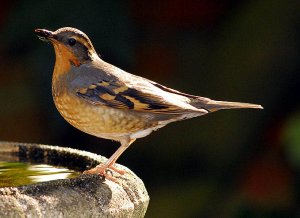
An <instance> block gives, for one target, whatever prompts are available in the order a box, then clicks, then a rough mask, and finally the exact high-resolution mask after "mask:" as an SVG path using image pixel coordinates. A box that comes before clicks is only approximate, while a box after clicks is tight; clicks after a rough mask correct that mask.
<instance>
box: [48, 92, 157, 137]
mask: <svg viewBox="0 0 300 218" xmlns="http://www.w3.org/2000/svg"><path fill="white" fill-rule="evenodd" d="M54 102H55V105H56V107H57V109H58V111H59V112H60V114H61V115H62V116H63V117H64V118H65V119H66V120H67V121H68V122H69V123H70V124H71V125H73V126H74V127H76V128H78V129H80V130H81V131H83V132H86V133H88V134H91V135H94V136H98V137H101V138H107V139H116V140H117V139H118V138H121V137H123V136H126V135H130V134H132V133H135V132H138V131H140V130H144V129H148V128H152V127H154V126H155V125H156V122H151V124H149V122H145V119H147V117H146V115H145V114H143V113H133V112H132V111H128V110H127V111H125V110H120V109H114V108H109V107H106V106H102V105H93V104H91V103H88V102H86V101H85V100H83V99H80V98H78V97H77V96H75V95H74V96H73V95H70V94H63V95H60V96H59V98H57V97H54ZM148 119H149V118H148Z"/></svg>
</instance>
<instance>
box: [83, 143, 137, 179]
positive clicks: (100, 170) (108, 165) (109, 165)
mask: <svg viewBox="0 0 300 218" xmlns="http://www.w3.org/2000/svg"><path fill="white" fill-rule="evenodd" d="M134 141H135V139H126V140H122V141H121V146H120V147H119V148H118V150H117V151H116V152H115V153H114V154H113V155H112V156H111V157H110V158H109V159H108V160H107V161H106V162H105V163H104V164H99V165H98V166H96V167H95V168H93V169H90V170H86V171H84V172H83V173H84V174H100V175H103V176H105V178H107V179H109V180H113V181H115V179H114V178H113V177H112V176H111V175H108V173H107V172H106V171H107V170H108V169H111V170H112V171H115V172H117V173H119V174H121V175H123V174H125V171H124V170H120V169H118V168H116V167H115V166H114V164H115V163H116V161H117V159H118V158H119V157H120V156H121V154H122V153H123V152H124V151H125V150H126V149H127V148H128V147H129V145H131V144H132V143H133V142H134Z"/></svg>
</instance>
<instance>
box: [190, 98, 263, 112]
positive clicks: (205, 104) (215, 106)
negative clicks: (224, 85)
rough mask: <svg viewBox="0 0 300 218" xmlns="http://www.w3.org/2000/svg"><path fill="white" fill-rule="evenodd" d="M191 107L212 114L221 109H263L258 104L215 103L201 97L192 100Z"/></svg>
mask: <svg viewBox="0 0 300 218" xmlns="http://www.w3.org/2000/svg"><path fill="white" fill-rule="evenodd" d="M193 106H195V107H197V108H204V109H206V110H207V111H209V112H214V111H217V110H222V109H242V108H253V109H263V107H262V106H261V105H258V104H250V103H242V102H229V101H215V100H211V99H209V98H201V97H200V98H197V99H194V101H193Z"/></svg>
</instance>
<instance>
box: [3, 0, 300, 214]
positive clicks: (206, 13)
mask: <svg viewBox="0 0 300 218" xmlns="http://www.w3.org/2000/svg"><path fill="white" fill-rule="evenodd" d="M299 9H300V3H299V2H298V1H285V0H273V1H271V0H264V1H261V0H248V1H246V0H244V1H237V0H224V1H218V0H211V1H208V0H199V1H188V0H185V1H184V0H172V1H171V0H165V1H138V0H129V1H109V0H106V1H91V0H84V1H83V0H82V1H78V0H73V1H68V2H67V1H65V2H63V1H50V0H46V1H1V3H0V33H1V34H0V40H1V43H0V100H1V107H0V140H9V141H20V142H34V143H43V144H54V145H61V146H69V147H72V148H78V149H83V150H87V151H91V152H95V153H97V154H101V155H105V156H110V155H111V154H112V153H113V152H114V151H115V150H116V149H117V146H119V144H118V143H116V142H112V141H109V140H104V139H98V138H95V137H93V136H89V135H86V134H84V133H81V132H80V131H78V130H76V129H74V128H73V127H71V126H70V125H69V124H68V123H66V122H65V121H64V120H63V118H62V117H61V116H60V115H59V113H58V112H57V110H56V109H55V106H54V104H53V101H52V96H51V76H52V70H53V66H54V61H55V56H54V51H53V48H52V46H51V45H48V44H45V43H43V42H41V41H39V40H38V39H37V37H36V36H35V34H34V29H35V28H47V29H50V30H56V29H58V28H60V27H64V26H71V27H76V28H78V29H80V30H82V31H83V32H85V33H87V34H88V35H89V37H90V39H91V40H92V42H93V44H94V47H95V48H96V50H97V52H98V53H100V54H101V56H102V58H103V59H104V60H106V61H108V62H110V63H112V64H114V65H116V66H118V67H120V68H122V69H124V70H126V71H129V72H131V73H134V74H137V75H140V76H144V77H146V78H149V79H152V80H155V81H157V82H159V83H162V84H164V85H167V86H169V87H172V88H175V89H178V90H180V91H184V92H187V93H192V94H198V95H202V96H206V97H210V98H213V99H218V100H228V101H244V102H252V103H258V104H262V105H263V106H264V107H265V109H264V110H263V111H261V110H235V111H234V110H231V111H220V112H217V113H213V114H209V115H207V116H203V117H201V118H196V119H192V120H188V121H184V122H180V123H174V124H171V125H168V126H167V127H165V128H163V129H161V130H159V131H157V132H154V133H153V134H151V135H150V136H148V137H146V138H143V139H139V140H137V141H136V142H135V143H134V144H133V145H132V146H131V147H130V148H129V149H128V151H126V152H125V154H124V155H123V156H121V158H120V159H119V161H118V162H119V163H121V164H124V165H126V166H128V167H129V168H131V169H132V170H133V171H134V172H136V173H137V175H138V176H140V177H141V178H142V179H143V181H144V182H145V185H146V187H147V189H148V191H149V195H150V197H151V201H150V205H149V209H148V212H147V214H146V217H297V216H300V211H299V207H298V206H299V204H300V195H299V194H300V188H299V185H300V182H299V176H300V103H299V102H300V88H299V85H300V76H299V70H300V69H299V68H300V64H299V54H300V50H299V49H300V40H299V37H300V31H299V28H300V13H299V11H300V10H299Z"/></svg>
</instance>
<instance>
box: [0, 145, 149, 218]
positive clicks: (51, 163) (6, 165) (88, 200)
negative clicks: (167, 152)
mask: <svg viewBox="0 0 300 218" xmlns="http://www.w3.org/2000/svg"><path fill="white" fill-rule="evenodd" d="M105 160H106V158H104V157H101V156H99V155H95V154H92V153H89V152H84V151H79V150H76V149H70V148H62V147H58V146H47V145H39V144H25V143H11V142H1V141H0V186H2V187H0V217H23V216H28V217H78V215H79V214H80V216H81V217H144V215H145V213H146V210H147V206H148V203H149V196H148V193H147V191H146V189H145V186H144V184H143V182H142V181H141V180H140V179H139V178H138V177H137V176H136V175H135V174H134V173H133V172H132V171H130V170H129V169H128V168H126V167H124V166H121V165H119V166H118V167H119V168H121V169H123V170H125V171H126V172H127V173H126V174H125V175H124V176H117V175H116V178H117V181H118V182H117V183H114V182H112V181H109V180H103V178H102V177H101V176H97V175H82V174H80V173H79V172H82V171H83V170H85V169H87V168H90V167H91V166H95V165H97V164H99V163H100V162H103V161H105ZM12 171H15V172H16V171H20V172H18V173H15V174H14V173H12ZM7 173H8V174H7ZM12 175H14V176H12ZM20 177H21V178H20ZM9 178H10V179H9ZM54 179H55V180H54Z"/></svg>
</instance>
